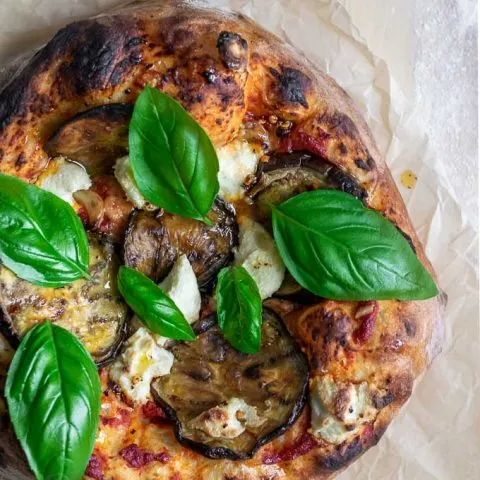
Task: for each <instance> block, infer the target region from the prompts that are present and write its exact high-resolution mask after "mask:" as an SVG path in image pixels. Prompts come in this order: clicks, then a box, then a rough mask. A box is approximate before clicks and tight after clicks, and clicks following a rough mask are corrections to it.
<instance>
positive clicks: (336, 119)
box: [322, 112, 358, 138]
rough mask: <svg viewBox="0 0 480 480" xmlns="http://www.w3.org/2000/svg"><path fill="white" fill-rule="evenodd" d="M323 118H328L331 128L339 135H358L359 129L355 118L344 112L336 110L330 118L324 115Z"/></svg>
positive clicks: (352, 136) (351, 136) (353, 136)
mask: <svg viewBox="0 0 480 480" xmlns="http://www.w3.org/2000/svg"><path fill="white" fill-rule="evenodd" d="M322 120H323V121H325V120H328V122H329V123H330V125H331V128H333V129H334V130H335V132H336V133H337V135H340V136H346V137H350V138H355V137H357V136H358V129H357V127H356V125H355V123H354V122H353V120H352V119H351V118H350V117H349V116H348V115H345V114H344V113H341V112H335V113H334V114H333V115H331V116H330V117H329V118H328V119H326V118H324V117H322Z"/></svg>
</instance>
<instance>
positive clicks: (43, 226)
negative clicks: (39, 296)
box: [0, 174, 89, 287]
mask: <svg viewBox="0 0 480 480" xmlns="http://www.w3.org/2000/svg"><path fill="white" fill-rule="evenodd" d="M0 260H1V262H2V263H3V264H4V265H5V266H6V267H7V268H9V269H10V270H12V271H13V272H14V273H15V274H17V275H18V276H19V277H20V278H23V279H24V280H27V281H29V282H31V283H33V284H35V285H40V286H43V287H62V286H64V285H67V284H68V283H71V282H73V281H74V280H78V279H79V278H81V277H84V278H89V275H88V239H87V235H86V233H85V230H84V228H83V225H82V222H81V221H80V218H79V217H78V215H77V214H76V213H75V211H74V210H73V208H72V207H71V206H70V205H69V204H68V203H67V202H65V201H63V200H62V199H60V198H58V197H57V196H55V195H53V194H52V193H50V192H47V191H45V190H42V189H41V188H38V187H35V186H34V185H29V184H28V183H26V182H24V181H22V180H20V179H18V178H16V177H11V176H8V175H3V174H0Z"/></svg>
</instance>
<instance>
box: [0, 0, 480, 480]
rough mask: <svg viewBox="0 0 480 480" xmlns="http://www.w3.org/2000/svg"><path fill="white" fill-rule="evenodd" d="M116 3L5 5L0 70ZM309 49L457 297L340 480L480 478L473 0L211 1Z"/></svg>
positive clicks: (11, 0)
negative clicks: (434, 349)
mask: <svg viewBox="0 0 480 480" xmlns="http://www.w3.org/2000/svg"><path fill="white" fill-rule="evenodd" d="M118 3H121V2H118V1H115V0H0V19H1V23H0V66H2V65H4V64H5V63H6V62H7V61H8V60H10V59H12V58H14V57H15V56H16V55H18V54H20V53H22V52H24V51H25V50H26V49H28V48H29V47H31V46H34V45H37V44H39V43H41V42H43V41H46V40H48V39H49V38H50V36H51V35H52V34H53V33H54V32H55V31H56V30H57V29H58V28H59V27H60V26H62V25H64V24H65V23H68V21H70V20H73V19H78V18H81V17H84V16H87V15H90V14H94V13H98V12H100V11H102V10H103V9H105V8H106V7H108V6H110V5H116V4H118ZM208 3H210V4H211V5H215V6H221V7H223V6H228V5H230V6H233V7H234V8H235V9H236V10H240V11H243V12H244V13H246V14H247V15H249V16H251V17H253V18H254V19H255V20H256V21H258V22H259V23H260V24H261V25H263V26H265V27H267V28H268V29H270V30H272V31H274V32H275V33H277V34H278V35H279V36H281V37H283V38H285V39H286V40H288V41H289V42H290V43H292V44H294V45H295V46H297V47H298V48H299V49H301V50H302V51H303V52H304V53H305V55H307V56H308V57H309V58H311V59H312V60H314V61H316V62H317V63H318V64H319V65H320V66H321V67H322V68H323V69H324V70H326V71H327V72H328V73H330V74H331V75H332V76H333V77H334V78H335V79H336V80H337V81H338V82H339V83H340V84H341V85H342V87H344V88H345V89H346V90H347V91H348V92H349V93H350V94H351V95H352V97H353V98H354V99H355V101H356V102H357V104H358V105H359V107H360V109H361V111H362V112H363V113H364V115H365V116H366V118H367V121H368V123H369V125H370V126H371V128H372V130H373V132H374V136H375V137H376V139H377V142H378V144H379V147H380V150H381V151H382V153H384V154H385V156H386V158H387V161H388V163H389V165H390V166H391V168H392V172H393V174H394V177H395V179H396V181H397V183H399V175H400V173H401V172H402V171H404V170H405V169H406V168H410V169H412V170H413V171H414V172H415V173H416V174H417V175H418V177H419V178H418V183H417V185H416V187H415V189H413V190H406V189H405V188H403V187H402V186H401V185H400V191H401V193H402V195H403V196H404V198H405V201H406V203H407V206H408V209H409V212H410V215H411V217H412V220H413V222H414V225H415V227H416V229H417V231H418V233H419V235H420V238H421V239H422V241H423V242H424V244H425V245H426V249H427V254H428V255H429V257H430V259H431V260H432V263H433V264H434V266H435V268H436V271H437V273H438V277H439V280H440V284H441V287H442V288H443V289H444V290H445V291H446V292H447V294H448V296H449V304H448V307H447V312H446V316H445V344H444V351H443V353H442V354H441V355H440V356H439V357H438V358H437V360H436V361H435V362H434V364H433V366H432V368H431V369H430V370H429V371H428V372H427V373H426V375H425V376H424V378H423V380H422V381H421V383H420V384H419V385H418V386H417V388H416V390H415V393H414V396H413V398H412V399H411V401H410V402H409V403H408V405H407V406H406V407H405V408H404V409H403V412H402V413H401V415H400V416H399V418H397V419H396V421H395V422H394V424H393V425H392V426H391V427H390V428H389V430H388V431H387V433H386V434H385V436H384V438H383V439H382V440H381V441H380V443H379V445H378V446H377V447H376V448H373V449H371V450H370V451H369V452H368V453H367V454H366V455H364V456H363V457H362V459H361V460H360V461H358V462H357V463H356V464H354V465H353V466H352V467H351V469H350V470H349V471H348V472H347V473H344V474H343V475H342V476H341V478H342V480H347V479H348V480H353V479H357V480H358V479H370V480H377V479H382V480H385V479H405V480H417V479H418V480H430V479H441V480H457V479H462V480H464V479H465V480H469V479H480V395H479V390H480V373H479V371H480V341H479V340H480V339H479V304H478V207H477V201H478V149H477V141H478V136H477V131H478V116H477V115H478V114H477V109H478V97H477V90H478V85H477V24H476V21H477V20H476V17H477V10H476V2H475V1H474V0H435V1H433V0H338V1H336V0H281V1H269V0H256V1H255V0H230V1H228V0H212V1H210V2H208Z"/></svg>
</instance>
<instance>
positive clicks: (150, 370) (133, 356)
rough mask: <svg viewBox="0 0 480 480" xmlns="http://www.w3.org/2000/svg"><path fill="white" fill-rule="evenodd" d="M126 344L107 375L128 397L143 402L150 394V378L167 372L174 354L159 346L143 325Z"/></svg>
mask: <svg viewBox="0 0 480 480" xmlns="http://www.w3.org/2000/svg"><path fill="white" fill-rule="evenodd" d="M125 347H126V348H125V350H124V351H123V353H122V354H121V355H120V356H119V357H118V358H117V360H116V361H115V362H114V363H113V364H112V365H111V367H110V371H109V375H110V378H111V379H112V380H113V381H114V382H115V383H116V384H117V385H119V386H120V388H121V389H122V390H123V392H124V393H125V395H126V396H127V397H128V398H130V399H131V400H133V401H134V402H142V403H143V402H146V401H147V400H148V399H149V398H150V383H151V381H152V380H153V379H154V378H155V377H160V376H162V375H168V374H169V373H170V370H171V368H172V365H173V354H172V353H171V352H169V351H168V350H165V349H164V348H162V347H161V346H160V345H159V344H158V343H157V341H156V339H155V337H154V336H153V335H152V334H150V332H149V331H148V329H147V328H145V327H140V328H139V329H138V330H137V331H136V332H135V333H134V334H133V335H132V336H131V337H130V338H129V339H128V341H127V343H126V345H125Z"/></svg>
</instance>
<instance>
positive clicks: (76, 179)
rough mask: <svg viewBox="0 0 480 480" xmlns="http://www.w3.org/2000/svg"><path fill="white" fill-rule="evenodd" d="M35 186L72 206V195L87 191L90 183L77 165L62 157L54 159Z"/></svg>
mask: <svg viewBox="0 0 480 480" xmlns="http://www.w3.org/2000/svg"><path fill="white" fill-rule="evenodd" d="M37 186H39V187H40V188H43V190H47V191H48V192H51V193H53V194H54V195H56V196H57V197H60V198H61V199H62V200H65V201H66V202H68V203H69V204H70V205H73V202H74V198H73V194H74V193H75V192H77V191H78V190H87V189H89V188H90V187H91V186H92V181H91V179H90V177H89V175H88V173H87V172H86V170H85V169H84V168H83V167H82V166H81V165H79V164H78V163H73V162H69V161H67V160H66V159H65V158H64V157H55V158H54V159H52V160H51V161H50V163H49V165H48V168H47V169H46V170H45V172H44V173H42V175H41V176H40V177H39V179H38V180H37Z"/></svg>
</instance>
